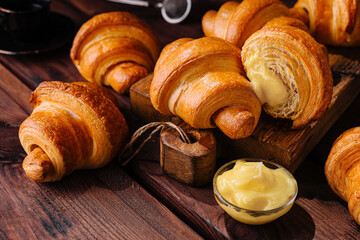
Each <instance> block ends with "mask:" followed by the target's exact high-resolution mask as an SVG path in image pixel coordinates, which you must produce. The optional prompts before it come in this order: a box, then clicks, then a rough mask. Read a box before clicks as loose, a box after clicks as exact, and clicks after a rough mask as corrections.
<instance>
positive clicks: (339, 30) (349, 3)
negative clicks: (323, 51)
mask: <svg viewBox="0 0 360 240" xmlns="http://www.w3.org/2000/svg"><path fill="white" fill-rule="evenodd" d="M293 9H294V10H296V11H297V12H298V13H299V15H303V16H306V15H307V16H308V21H309V28H310V31H311V32H312V34H313V36H314V37H315V39H316V40H317V41H319V42H321V43H323V44H328V45H334V46H360V0H332V1H329V0H298V1H297V3H296V4H295V5H294V8H293Z"/></svg>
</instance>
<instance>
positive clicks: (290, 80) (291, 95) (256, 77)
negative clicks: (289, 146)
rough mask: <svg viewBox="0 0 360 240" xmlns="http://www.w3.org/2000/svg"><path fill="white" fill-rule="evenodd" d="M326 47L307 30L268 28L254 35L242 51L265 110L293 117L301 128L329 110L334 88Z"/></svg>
mask: <svg viewBox="0 0 360 240" xmlns="http://www.w3.org/2000/svg"><path fill="white" fill-rule="evenodd" d="M327 59H328V58H327V51H326V48H325V47H324V46H323V45H321V44H319V43H317V42H316V41H315V40H314V38H312V37H311V35H310V34H308V33H307V32H306V31H304V30H302V29H299V28H297V27H292V26H275V27H273V26H268V27H266V26H265V27H264V28H262V29H261V30H259V31H257V32H256V33H254V34H253V35H251V36H250V37H249V38H248V39H247V40H246V42H245V44H244V46H243V49H242V60H243V64H244V68H245V71H246V74H247V76H248V78H249V80H250V81H251V83H252V86H253V87H254V90H255V92H256V93H257V96H258V97H259V98H260V100H261V102H262V104H264V110H265V111H266V112H267V113H269V114H270V115H272V116H273V117H276V118H278V117H280V118H290V119H292V120H293V127H294V128H302V127H304V126H306V125H308V124H309V123H310V122H312V121H315V120H317V119H319V118H320V116H321V115H322V114H323V113H324V111H325V110H326V109H327V107H328V105H329V103H330V100H331V96H332V88H333V80H332V73H331V69H330V66H329V63H328V61H327Z"/></svg>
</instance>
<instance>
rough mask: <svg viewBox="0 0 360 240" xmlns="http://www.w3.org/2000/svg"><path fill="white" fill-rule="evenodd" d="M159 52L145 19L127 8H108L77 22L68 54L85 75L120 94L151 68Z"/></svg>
mask: <svg viewBox="0 0 360 240" xmlns="http://www.w3.org/2000/svg"><path fill="white" fill-rule="evenodd" d="M159 53H160V46H159V42H158V40H157V38H156V37H155V35H154V33H153V32H152V30H151V29H150V27H149V26H148V25H147V24H146V23H145V22H143V21H142V20H140V19H139V18H138V17H136V16H135V15H134V14H131V13H128V12H109V13H102V14H99V15H96V16H94V17H93V18H91V19H90V20H88V21H87V22H85V23H84V24H83V25H82V26H81V28H80V29H79V31H78V32H77V34H76V36H75V38H74V41H73V45H72V48H71V52H70V57H71V59H72V61H73V63H74V64H75V66H76V67H77V69H78V70H79V72H80V74H81V75H82V76H83V77H84V78H85V79H87V80H88V81H90V82H96V83H98V84H103V85H106V86H111V87H112V88H113V89H114V90H115V91H117V92H118V93H120V94H123V93H128V91H129V88H130V87H131V86H132V84H133V83H135V82H136V81H138V80H139V79H141V78H143V77H145V76H146V75H147V74H148V73H150V72H152V70H153V68H154V65H155V62H156V60H157V58H158V56H159Z"/></svg>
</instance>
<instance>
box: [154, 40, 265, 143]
mask: <svg viewBox="0 0 360 240" xmlns="http://www.w3.org/2000/svg"><path fill="white" fill-rule="evenodd" d="M242 74H244V70H243V66H242V64H241V51H240V49H239V48H237V47H235V46H234V45H232V44H230V43H228V42H227V41H225V40H223V39H220V38H213V37H204V38H200V39H195V40H194V39H190V38H182V39H179V40H176V41H175V42H173V43H171V44H169V45H167V46H166V47H165V48H164V49H163V51H162V52H161V55H160V57H159V60H158V61H157V63H156V66H155V69H154V78H153V81H152V83H151V87H150V99H151V102H152V104H153V106H154V107H155V109H157V110H158V111H159V112H161V113H163V114H166V115H177V116H179V117H181V118H182V119H183V120H184V121H185V122H187V123H188V124H189V125H191V126H192V127H194V128H212V127H215V125H216V126H218V127H219V128H220V129H221V130H222V131H223V132H224V133H225V134H226V135H227V136H229V137H231V138H241V137H245V136H248V135H250V134H251V133H252V131H253V130H254V128H255V126H256V124H257V122H258V118H259V116H260V112H261V105H260V102H259V100H258V99H257V97H256V95H255V93H254V92H253V90H252V88H251V86H250V83H249V82H248V81H247V80H246V79H245V78H244V77H243V76H242ZM235 119H236V120H235Z"/></svg>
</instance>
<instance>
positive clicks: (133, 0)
mask: <svg viewBox="0 0 360 240" xmlns="http://www.w3.org/2000/svg"><path fill="white" fill-rule="evenodd" d="M108 1H110V2H116V3H123V4H128V5H133V6H140V7H156V8H162V7H163V5H164V4H163V3H162V2H152V1H141V0H108Z"/></svg>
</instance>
